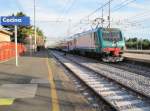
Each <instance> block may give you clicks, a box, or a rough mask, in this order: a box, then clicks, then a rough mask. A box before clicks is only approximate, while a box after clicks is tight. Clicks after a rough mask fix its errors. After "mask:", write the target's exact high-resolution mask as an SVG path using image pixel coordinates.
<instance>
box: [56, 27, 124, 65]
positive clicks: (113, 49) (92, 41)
mask: <svg viewBox="0 0 150 111" xmlns="http://www.w3.org/2000/svg"><path fill="white" fill-rule="evenodd" d="M70 38H71V39H70V40H67V41H64V42H62V43H60V44H58V45H57V48H58V49H59V50H62V51H65V52H70V53H73V54H80V55H84V56H92V57H99V58H101V59H102V60H103V61H104V62H118V61H122V60H123V57H122V54H123V51H124V48H125V40H124V37H123V35H122V32H121V30H120V29H117V28H101V27H99V28H96V29H94V30H90V31H86V32H83V33H78V34H75V35H73V36H72V37H70Z"/></svg>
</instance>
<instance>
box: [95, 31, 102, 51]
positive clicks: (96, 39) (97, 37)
mask: <svg viewBox="0 0 150 111" xmlns="http://www.w3.org/2000/svg"><path fill="white" fill-rule="evenodd" d="M94 40H95V51H96V53H100V52H101V45H100V38H99V35H98V33H97V31H96V32H94Z"/></svg>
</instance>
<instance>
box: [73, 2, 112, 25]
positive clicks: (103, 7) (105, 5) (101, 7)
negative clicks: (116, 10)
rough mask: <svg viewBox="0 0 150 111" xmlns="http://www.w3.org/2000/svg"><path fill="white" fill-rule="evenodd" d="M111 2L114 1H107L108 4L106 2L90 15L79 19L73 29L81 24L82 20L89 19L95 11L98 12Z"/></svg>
mask: <svg viewBox="0 0 150 111" xmlns="http://www.w3.org/2000/svg"><path fill="white" fill-rule="evenodd" d="M113 1H114V0H109V1H108V2H106V3H105V4H103V5H101V6H100V7H98V8H97V9H95V10H94V11H93V12H91V13H90V14H88V15H87V16H84V17H83V18H81V19H80V21H79V22H78V23H77V24H75V25H74V26H73V27H77V26H78V25H79V24H80V23H81V21H82V20H83V19H84V18H88V19H89V17H90V16H92V15H93V14H95V13H96V12H97V11H99V10H100V9H102V8H104V7H105V6H107V5H109V4H110V3H111V2H113Z"/></svg>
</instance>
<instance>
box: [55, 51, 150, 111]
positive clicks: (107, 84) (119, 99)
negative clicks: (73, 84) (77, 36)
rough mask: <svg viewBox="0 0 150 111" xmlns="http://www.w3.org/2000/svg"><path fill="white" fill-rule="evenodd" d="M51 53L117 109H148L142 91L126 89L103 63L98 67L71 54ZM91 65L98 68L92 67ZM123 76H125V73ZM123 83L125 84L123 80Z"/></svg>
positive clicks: (144, 110)
mask: <svg viewBox="0 0 150 111" xmlns="http://www.w3.org/2000/svg"><path fill="white" fill-rule="evenodd" d="M53 55H54V56H55V57H56V58H57V59H58V60H59V61H60V62H61V63H62V64H63V65H64V66H65V67H67V68H68V69H69V70H71V71H72V72H73V73H74V74H75V75H76V76H78V77H79V78H80V79H81V80H82V81H83V82H84V83H86V84H87V86H88V87H90V88H91V89H92V90H93V91H94V92H96V93H97V94H98V95H99V96H100V97H101V98H103V99H104V100H105V101H106V102H107V103H108V104H110V105H111V106H112V107H113V108H114V109H116V110H117V111H150V103H149V99H145V98H144V97H143V96H141V95H140V94H142V92H140V91H139V92H140V94H139V93H138V94H137V92H138V91H137V89H136V90H135V92H133V90H132V91H131V90H130V89H131V88H130V89H128V87H124V86H122V85H121V84H122V83H121V84H118V80H121V77H120V78H119V77H116V75H115V77H116V78H113V77H112V76H111V75H113V72H112V71H113V70H112V69H106V68H105V67H104V66H103V65H101V68H100V67H97V66H96V65H95V63H90V61H89V62H87V61H84V60H83V59H82V60H80V58H76V57H73V56H70V57H66V56H63V54H62V53H58V52H53ZM88 63H90V64H88ZM93 66H94V67H95V68H96V69H97V68H98V69H99V70H97V71H96V69H92V67H93ZM118 70H119V69H118ZM110 71H111V72H110ZM119 71H120V70H119ZM108 75H110V76H111V77H109V76H108ZM124 76H125V77H126V74H124ZM116 79H117V80H116ZM128 79H129V78H128ZM134 79H135V78H134ZM116 81H117V82H116ZM138 82H139V81H138ZM123 83H124V84H126V82H125V81H123ZM129 84H130V83H129ZM132 84H133V83H132ZM130 85H131V84H130ZM132 86H134V84H133V85H132ZM132 88H136V87H132ZM140 88H141V87H140ZM144 95H145V94H144ZM145 96H149V95H145Z"/></svg>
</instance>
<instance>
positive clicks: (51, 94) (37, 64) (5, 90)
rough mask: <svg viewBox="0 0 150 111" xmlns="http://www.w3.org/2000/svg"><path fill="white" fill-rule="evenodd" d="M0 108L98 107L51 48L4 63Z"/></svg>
mask: <svg viewBox="0 0 150 111" xmlns="http://www.w3.org/2000/svg"><path fill="white" fill-rule="evenodd" d="M0 111H94V110H93V109H92V108H91V107H90V106H89V104H88V102H87V101H86V99H85V98H84V97H83V96H82V95H81V94H80V93H79V92H78V91H77V89H76V88H75V85H74V84H73V83H72V81H71V80H70V79H69V78H68V77H67V76H66V74H65V72H64V70H63V69H61V68H60V66H59V64H57V63H56V62H55V61H54V60H53V58H51V57H50V58H49V59H48V53H47V51H41V52H38V53H36V54H33V55H32V56H30V55H28V54H26V55H25V56H22V57H19V66H18V67H16V66H15V59H12V60H9V61H7V62H4V63H0Z"/></svg>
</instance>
